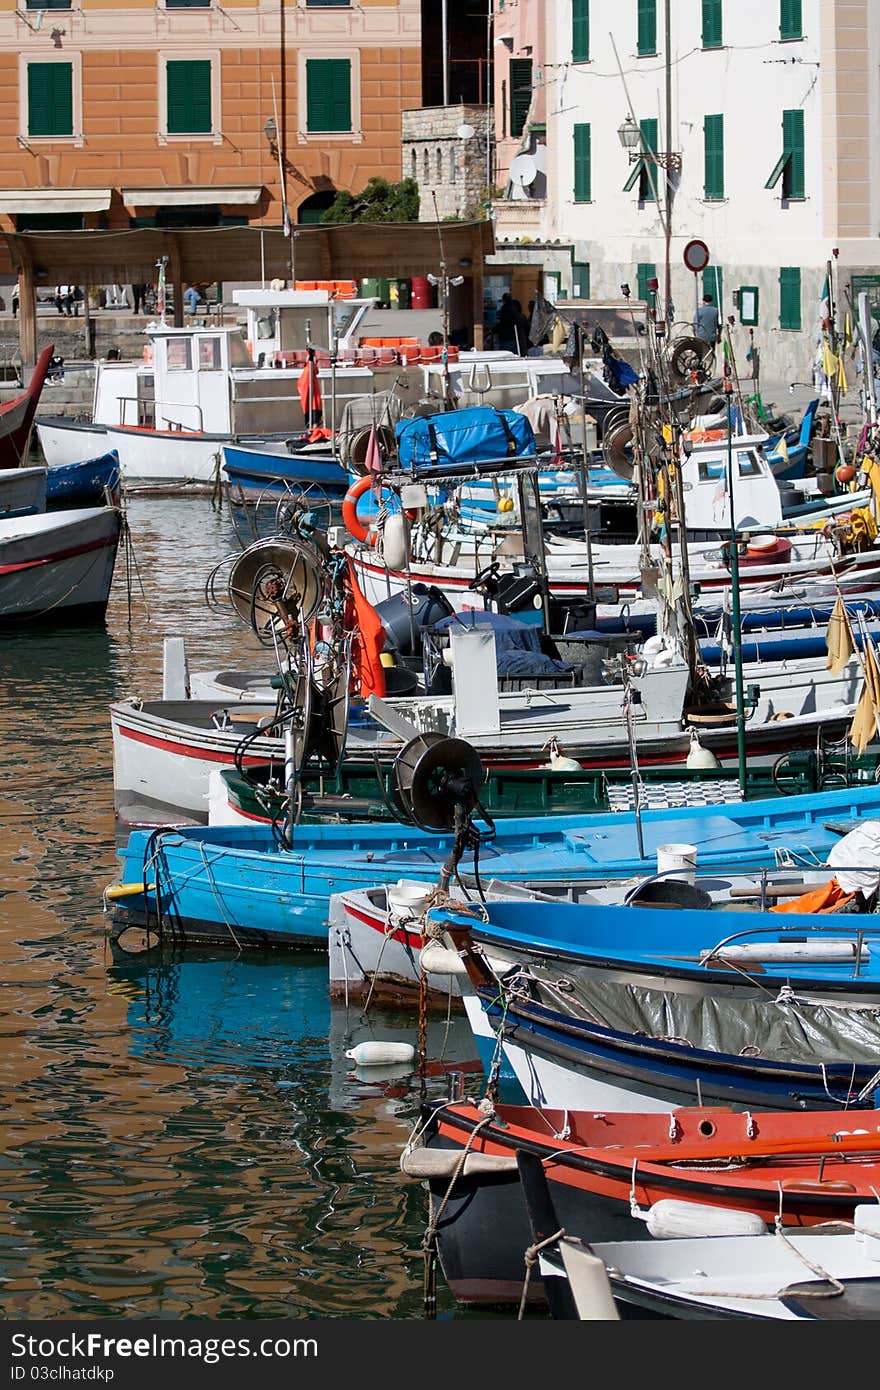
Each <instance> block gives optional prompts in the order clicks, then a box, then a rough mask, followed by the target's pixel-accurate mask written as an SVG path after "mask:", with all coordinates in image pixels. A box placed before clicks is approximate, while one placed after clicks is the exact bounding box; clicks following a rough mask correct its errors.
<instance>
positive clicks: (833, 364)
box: [822, 338, 837, 381]
mask: <svg viewBox="0 0 880 1390" xmlns="http://www.w3.org/2000/svg"><path fill="white" fill-rule="evenodd" d="M822 371H823V372H824V373H825V375H826V377H827V378H828V380H829V381H833V380H834V378H835V377H836V376H837V358H836V357H835V356H834V353H833V352H832V351H831V348H830V346H829V344H828V340H827V338H826V339H825V341H824V342H823V344H822Z"/></svg>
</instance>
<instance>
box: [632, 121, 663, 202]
mask: <svg viewBox="0 0 880 1390" xmlns="http://www.w3.org/2000/svg"><path fill="white" fill-rule="evenodd" d="M639 129H640V130H641V132H642V149H643V150H646V151H647V152H648V153H649V154H656V153H657V120H656V117H654V116H649V117H648V118H647V119H646V120H644V121H639ZM658 168H659V165H657V164H656V163H654V161H653V160H651V159H646V158H645V157H644V155H643V156H641V157H640V158H639V159H637V160H636V162H635V164H634V165H633V169H632V173H631V174H630V176H629V178H628V179H627V181H626V183H625V184H624V185H623V191H624V193H629V192H630V191H631V190H632V189H633V188H635V186H636V184H638V186H639V202H640V203H654V202H656V201H657V169H658Z"/></svg>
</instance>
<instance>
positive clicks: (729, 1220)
mask: <svg viewBox="0 0 880 1390" xmlns="http://www.w3.org/2000/svg"><path fill="white" fill-rule="evenodd" d="M646 1222H647V1227H648V1230H649V1231H650V1233H651V1235H652V1236H654V1237H655V1239H656V1240H677V1239H679V1238H683V1239H685V1240H687V1239H688V1238H690V1237H693V1236H763V1235H766V1234H767V1227H766V1225H765V1224H764V1222H763V1221H762V1220H761V1218H760V1216H758V1215H757V1213H756V1212H753V1211H734V1210H732V1209H729V1208H727V1207H713V1206H709V1205H708V1204H706V1203H703V1202H680V1201H676V1200H675V1199H674V1198H672V1197H664V1198H663V1199H662V1200H661V1201H659V1202H655V1203H654V1205H653V1206H652V1207H651V1209H650V1211H649V1212H648V1215H647V1218H646Z"/></svg>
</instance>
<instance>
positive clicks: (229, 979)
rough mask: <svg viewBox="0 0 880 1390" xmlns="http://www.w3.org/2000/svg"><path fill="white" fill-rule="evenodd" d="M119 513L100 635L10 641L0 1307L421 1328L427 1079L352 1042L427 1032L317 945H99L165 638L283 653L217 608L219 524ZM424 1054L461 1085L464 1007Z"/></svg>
mask: <svg viewBox="0 0 880 1390" xmlns="http://www.w3.org/2000/svg"><path fill="white" fill-rule="evenodd" d="M128 521H129V526H130V530H131V536H132V547H131V549H130V551H129V555H128V562H127V561H126V556H125V555H124V554H123V553H122V552H120V556H119V561H118V564H117V570H116V576H115V580H114V587H113V593H112V597H111V602H110V607H109V611H108V614H107V622H106V627H105V626H104V625H102V624H98V625H91V626H82V627H64V628H62V627H58V628H53V627H51V626H45V625H40V626H23V627H20V628H17V629H13V630H11V631H10V630H7V631H5V632H3V633H2V634H0V685H2V699H0V737H2V747H3V774H2V779H0V844H2V854H0V863H2V878H0V894H2V907H0V955H2V979H3V985H4V990H3V995H4V1008H3V1010H2V1025H0V1026H2V1029H3V1040H2V1050H0V1086H2V1093H3V1111H4V1115H5V1117H6V1123H5V1130H6V1143H5V1146H4V1147H5V1156H4V1159H3V1163H4V1175H3V1177H4V1181H3V1185H2V1195H0V1243H2V1254H0V1290H2V1293H0V1298H2V1307H3V1313H4V1316H5V1317H6V1318H7V1319H21V1318H94V1317H99V1316H104V1317H112V1318H155V1317H160V1318H181V1317H183V1318H186V1317H197V1318H217V1317H224V1318H226V1317H228V1318H237V1317H259V1318H262V1317H273V1318H279V1317H282V1318H283V1317H363V1318H376V1317H382V1318H418V1317H421V1316H422V1293H421V1280H422V1259H421V1252H420V1243H421V1239H422V1235H423V1231H424V1222H425V1214H426V1197H425V1195H424V1193H423V1190H422V1188H421V1186H420V1185H419V1184H416V1183H413V1182H411V1181H410V1180H407V1179H405V1178H403V1177H402V1176H401V1174H400V1172H399V1168H398V1158H399V1154H400V1150H401V1148H402V1146H403V1144H404V1143H405V1141H406V1138H407V1135H408V1133H409V1131H410V1129H411V1127H412V1125H413V1123H414V1121H415V1119H416V1117H417V1113H418V1102H419V1089H418V1080H417V1078H416V1077H415V1076H414V1075H413V1074H412V1072H411V1070H406V1069H404V1070H403V1072H402V1073H400V1072H399V1073H398V1074H397V1075H396V1076H393V1077H391V1078H390V1079H388V1078H386V1079H384V1080H376V1079H374V1077H373V1076H371V1075H370V1073H369V1072H368V1071H366V1070H361V1071H360V1072H358V1071H355V1070H354V1069H353V1067H352V1063H350V1062H349V1061H348V1060H347V1059H346V1058H345V1055H344V1054H345V1051H346V1049H347V1048H350V1047H352V1046H353V1045H354V1044H355V1043H357V1042H360V1041H364V1040H367V1039H371V1038H382V1039H385V1038H393V1039H397V1040H407V1041H411V1042H413V1043H415V1041H416V1020H415V1018H414V1016H410V1015H407V1014H403V1015H400V1014H397V1015H395V1014H390V1013H388V1012H383V1011H380V1010H378V1009H375V1010H374V1009H371V1010H370V1012H369V1014H368V1015H367V1016H366V1017H365V1016H364V1014H363V1012H362V1010H361V1008H360V1007H359V1006H352V1007H351V1008H349V1009H346V1007H345V1006H344V1005H337V1004H332V1005H331V1003H330V1001H329V998H328V991H327V961H326V957H325V956H324V955H323V954H320V953H309V954H306V953H302V954H276V955H269V954H265V955H264V954H261V953H260V954H256V953H254V954H246V955H244V956H240V957H236V955H235V954H234V953H232V952H227V953H219V952H217V953H215V954H213V955H206V954H204V953H202V954H189V953H185V954H181V955H179V956H177V957H176V958H175V957H172V956H165V957H162V958H161V959H156V958H155V957H154V956H152V955H149V956H140V957H136V956H133V957H132V958H131V959H130V961H126V962H123V963H121V964H119V963H116V962H114V960H113V959H112V958H111V956H110V954H109V948H108V947H107V946H106V943H105V920H104V916H103V912H102V891H103V889H104V888H105V887H106V886H107V885H108V884H109V883H111V882H112V881H113V880H114V879H115V877H116V872H117V866H116V858H115V847H116V839H117V836H118V833H119V831H118V828H117V826H116V824H115V821H114V815H113V780H112V745H111V737H110V723H109V716H108V712H107V707H108V705H109V704H110V702H111V701H112V700H114V699H117V698H120V697H122V696H125V695H129V694H139V695H142V696H145V697H146V696H152V695H155V694H156V693H158V692H159V691H160V689H161V681H162V643H163V638H164V637H165V636H166V635H178V636H183V637H184V638H185V639H186V648H187V655H188V658H189V662H190V667H191V668H192V669H199V668H205V669H207V668H213V667H218V666H221V665H223V664H226V665H237V666H250V667H252V668H253V667H262V666H265V665H266V660H267V657H268V656H269V654H268V653H267V652H266V651H265V650H264V649H263V648H261V647H260V646H259V644H258V642H257V640H256V638H255V637H254V636H253V634H252V633H250V632H248V631H245V630H244V629H243V627H242V626H241V624H240V623H238V622H237V621H235V620H234V619H232V618H231V617H230V616H229V615H228V613H227V614H225V615H224V614H219V613H216V612H209V610H208V609H207V607H206V604H205V601H204V592H203V590H204V584H205V580H206V577H207V575H208V573H209V571H210V570H211V568H212V566H213V565H214V564H215V563H216V562H217V561H218V560H219V559H220V558H221V557H222V556H224V555H225V554H227V553H230V552H232V551H233V550H235V549H236V548H237V547H236V541H235V534H234V530H233V528H232V525H231V523H230V521H229V519H228V517H227V516H226V515H224V514H222V513H219V512H218V511H216V510H214V509H213V508H212V506H211V503H210V501H209V499H207V498H186V499H176V498H168V499H150V500H144V499H140V500H134V501H132V502H131V503H130V504H129V507H128ZM429 1055H430V1057H431V1058H432V1059H434V1060H435V1061H437V1062H440V1063H441V1065H440V1066H438V1067H436V1068H435V1069H434V1070H435V1072H436V1074H435V1075H432V1076H431V1078H430V1079H429V1083H428V1084H429V1093H430V1094H432V1095H434V1094H441V1093H445V1089H446V1081H445V1078H444V1076H443V1074H442V1073H443V1067H444V1066H445V1065H447V1064H448V1065H454V1064H455V1063H456V1062H459V1061H462V1062H465V1063H468V1062H470V1063H472V1062H473V1059H474V1048H473V1042H472V1039H471V1037H470V1033H469V1030H468V1029H467V1025H466V1023H465V1021H464V1019H463V1017H461V1016H460V1015H459V1016H453V1017H452V1018H451V1019H447V1018H443V1017H441V1018H437V1017H435V1018H433V1019H432V1022H431V1025H430V1031H429ZM473 1084H474V1085H475V1086H476V1082H474V1083H473ZM438 1292H439V1299H440V1310H441V1315H443V1314H445V1315H447V1316H448V1315H450V1313H451V1309H452V1305H451V1302H450V1301H449V1298H448V1295H447V1294H446V1293H445V1290H444V1289H443V1285H442V1280H441V1281H439V1290H438Z"/></svg>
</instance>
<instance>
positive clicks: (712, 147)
mask: <svg viewBox="0 0 880 1390" xmlns="http://www.w3.org/2000/svg"><path fill="white" fill-rule="evenodd" d="M703 159H704V177H703V197H704V198H706V199H708V200H709V201H713V200H714V201H717V200H720V199H721V198H723V197H724V117H723V116H704V117H703Z"/></svg>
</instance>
